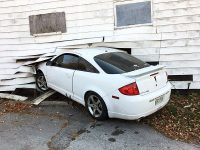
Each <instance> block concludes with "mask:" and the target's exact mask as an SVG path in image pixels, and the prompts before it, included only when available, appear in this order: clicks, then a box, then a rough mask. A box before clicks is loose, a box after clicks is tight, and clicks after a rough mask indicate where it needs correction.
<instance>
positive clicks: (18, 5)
mask: <svg viewBox="0 0 200 150" xmlns="http://www.w3.org/2000/svg"><path fill="white" fill-rule="evenodd" d="M123 1H124V0H84V1H83V0H76V1H74V0H23V1H21V0H0V80H1V81H0V91H6V90H14V89H15V88H17V87H26V88H33V87H34V86H35V85H34V77H33V73H34V70H33V69H31V68H30V67H29V66H26V64H28V63H29V62H31V60H32V59H34V58H38V57H39V56H40V55H42V54H45V53H49V52H53V51H55V48H56V47H58V46H72V45H75V46H78V45H80V47H81V45H82V46H83V47H85V46H88V45H85V44H88V43H93V45H91V44H89V46H109V47H116V48H131V50H132V54H133V55H135V56H136V57H138V58H141V59H143V60H144V61H147V62H155V61H156V62H157V61H158V62H159V64H162V65H165V66H166V68H167V71H168V74H169V75H192V76H193V81H179V82H174V81H173V82H172V84H173V85H174V88H181V89H182V88H183V89H187V88H190V89H196V88H198V89H200V19H199V18H200V11H199V10H200V1H198V0H152V24H148V25H140V26H138V25H136V26H131V27H127V28H120V29H119V28H116V27H115V11H114V6H115V4H116V3H119V2H123ZM125 1H127V0H125ZM135 1H144V0H130V1H128V2H135ZM52 12H65V15H66V26H67V32H66V33H63V34H45V35H38V36H31V35H30V29H29V16H31V15H37V14H46V13H52ZM24 65H25V66H24ZM5 79H6V80H5Z"/></svg>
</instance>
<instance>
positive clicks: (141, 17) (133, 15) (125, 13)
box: [115, 1, 152, 27]
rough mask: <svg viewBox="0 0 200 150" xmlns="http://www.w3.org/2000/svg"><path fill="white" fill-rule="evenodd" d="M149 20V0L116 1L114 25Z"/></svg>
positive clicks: (147, 21)
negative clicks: (136, 0)
mask: <svg viewBox="0 0 200 150" xmlns="http://www.w3.org/2000/svg"><path fill="white" fill-rule="evenodd" d="M151 22H152V18H151V1H142V2H135V1H133V2H132V3H130V1H129V3H116V5H115V26H116V27H126V26H131V25H141V24H149V23H151Z"/></svg>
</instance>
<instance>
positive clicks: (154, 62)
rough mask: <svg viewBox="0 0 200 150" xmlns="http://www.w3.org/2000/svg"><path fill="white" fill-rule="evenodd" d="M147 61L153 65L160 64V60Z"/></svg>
mask: <svg viewBox="0 0 200 150" xmlns="http://www.w3.org/2000/svg"><path fill="white" fill-rule="evenodd" d="M147 63H148V64H150V65H152V66H156V65H159V61H152V62H147Z"/></svg>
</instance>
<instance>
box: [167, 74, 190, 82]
mask: <svg viewBox="0 0 200 150" xmlns="http://www.w3.org/2000/svg"><path fill="white" fill-rule="evenodd" d="M168 79H169V81H193V75H169V76H168Z"/></svg>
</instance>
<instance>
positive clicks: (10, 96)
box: [0, 93, 28, 101]
mask: <svg viewBox="0 0 200 150" xmlns="http://www.w3.org/2000/svg"><path fill="white" fill-rule="evenodd" d="M0 98H5V99H9V100H10V99H11V100H15V101H25V100H27V99H28V97H24V96H19V95H14V94H6V93H0Z"/></svg>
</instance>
